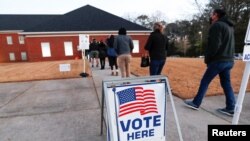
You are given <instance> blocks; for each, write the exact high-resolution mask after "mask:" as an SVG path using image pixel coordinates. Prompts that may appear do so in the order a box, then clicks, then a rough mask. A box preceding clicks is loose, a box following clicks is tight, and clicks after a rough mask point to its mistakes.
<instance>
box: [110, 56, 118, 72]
mask: <svg viewBox="0 0 250 141" xmlns="http://www.w3.org/2000/svg"><path fill="white" fill-rule="evenodd" d="M108 59H109V66H110V68H111V70H113V69H114V67H115V69H118V65H117V57H112V56H109V57H108Z"/></svg>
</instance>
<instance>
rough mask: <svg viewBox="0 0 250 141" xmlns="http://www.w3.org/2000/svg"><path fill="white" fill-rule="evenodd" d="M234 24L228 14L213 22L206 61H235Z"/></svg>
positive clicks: (207, 62) (206, 51)
mask: <svg viewBox="0 0 250 141" xmlns="http://www.w3.org/2000/svg"><path fill="white" fill-rule="evenodd" d="M233 26H234V24H233V22H232V21H230V20H229V19H228V18H227V17H226V16H224V17H222V18H220V19H219V20H218V21H216V22H215V23H213V24H212V25H211V27H210V29H209V35H208V46H207V48H206V49H205V63H206V64H210V63H212V62H218V61H234V48H235V41H234V28H233Z"/></svg>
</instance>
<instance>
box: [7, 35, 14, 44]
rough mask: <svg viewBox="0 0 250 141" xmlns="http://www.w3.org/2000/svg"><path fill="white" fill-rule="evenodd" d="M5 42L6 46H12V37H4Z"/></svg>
mask: <svg viewBox="0 0 250 141" xmlns="http://www.w3.org/2000/svg"><path fill="white" fill-rule="evenodd" d="M6 40H7V44H8V45H12V44H13V39H12V36H7V37H6Z"/></svg>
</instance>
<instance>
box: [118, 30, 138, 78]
mask: <svg viewBox="0 0 250 141" xmlns="http://www.w3.org/2000/svg"><path fill="white" fill-rule="evenodd" d="M114 48H115V50H116V52H117V54H118V58H117V59H118V60H117V61H118V66H119V68H120V70H121V76H122V77H130V62H131V53H132V50H133V48H134V44H133V41H132V39H131V37H130V36H128V35H127V30H126V29H125V28H120V29H119V31H118V36H117V37H116V38H115V41H114Z"/></svg>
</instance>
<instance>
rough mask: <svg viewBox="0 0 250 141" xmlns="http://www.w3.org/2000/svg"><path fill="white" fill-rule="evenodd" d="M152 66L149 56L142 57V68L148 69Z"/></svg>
mask: <svg viewBox="0 0 250 141" xmlns="http://www.w3.org/2000/svg"><path fill="white" fill-rule="evenodd" d="M149 65H150V59H149V56H148V55H142V57H141V67H148V66H149Z"/></svg>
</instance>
